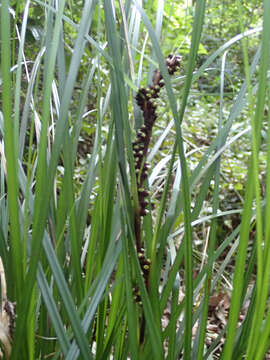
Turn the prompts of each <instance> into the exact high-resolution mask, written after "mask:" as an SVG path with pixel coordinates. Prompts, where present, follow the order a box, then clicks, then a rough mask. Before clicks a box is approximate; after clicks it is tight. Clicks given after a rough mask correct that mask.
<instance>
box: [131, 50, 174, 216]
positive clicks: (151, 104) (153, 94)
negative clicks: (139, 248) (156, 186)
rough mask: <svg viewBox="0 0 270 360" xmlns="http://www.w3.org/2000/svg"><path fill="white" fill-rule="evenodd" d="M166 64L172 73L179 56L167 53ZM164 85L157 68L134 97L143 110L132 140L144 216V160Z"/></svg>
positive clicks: (145, 165) (146, 204)
mask: <svg viewBox="0 0 270 360" xmlns="http://www.w3.org/2000/svg"><path fill="white" fill-rule="evenodd" d="M166 66H167V69H168V72H169V74H170V75H173V74H174V73H175V71H176V70H177V69H178V68H179V66H180V57H179V56H176V55H169V56H168V57H167V59H166ZM163 86H164V80H163V77H162V74H161V72H160V71H159V70H157V69H156V70H155V72H154V76H153V80H152V85H151V86H149V87H148V88H141V89H139V91H138V93H137V95H136V97H135V99H136V101H137V105H138V106H139V107H140V109H141V110H142V112H143V118H144V124H143V125H142V127H141V128H140V129H139V130H138V132H137V135H136V140H135V141H134V142H133V155H134V161H135V172H136V180H137V189H138V199H139V214H140V216H145V215H146V214H147V212H148V210H147V206H148V200H147V197H148V195H149V194H148V191H146V190H144V181H145V180H146V179H147V176H148V173H147V171H148V169H149V164H148V163H147V162H145V158H146V156H147V152H148V148H149V143H150V140H151V136H152V128H153V125H154V122H155V120H156V119H157V111H156V110H157V106H158V101H159V93H160V89H161V88H162V87H163Z"/></svg>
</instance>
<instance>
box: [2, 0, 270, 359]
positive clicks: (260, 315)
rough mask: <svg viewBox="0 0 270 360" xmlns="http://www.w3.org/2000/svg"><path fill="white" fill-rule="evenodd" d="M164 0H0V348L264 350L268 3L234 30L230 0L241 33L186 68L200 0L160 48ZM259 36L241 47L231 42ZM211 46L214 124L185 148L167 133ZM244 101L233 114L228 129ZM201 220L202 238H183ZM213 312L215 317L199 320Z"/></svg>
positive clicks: (14, 354) (53, 354)
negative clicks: (239, 165)
mask: <svg viewBox="0 0 270 360" xmlns="http://www.w3.org/2000/svg"><path fill="white" fill-rule="evenodd" d="M162 4H163V2H157V3H156V13H155V12H151V13H150V12H149V9H147V7H145V8H144V9H143V8H142V7H141V6H140V5H139V3H138V2H136V1H134V2H129V1H127V2H126V3H123V2H122V1H119V3H118V2H117V3H116V2H111V1H104V2H101V1H90V0H86V1H84V3H83V5H81V4H75V3H73V2H72V1H66V0H60V1H49V2H43V1H39V0H26V1H25V2H24V6H23V7H22V3H21V2H20V1H13V2H10V1H8V0H3V1H2V2H1V7H0V11H1V75H0V80H1V90H0V92H1V102H0V132H1V143H0V153H1V162H0V166H1V168H0V174H1V180H0V212H1V213H0V256H1V259H2V261H1V259H0V275H1V276H0V277H1V316H0V341H1V349H2V350H1V356H2V357H5V358H6V359H9V358H10V359H27V360H29V359H33V360H34V359H43V358H52V359H61V358H63V359H69V360H74V359H79V358H80V359H92V358H93V359H110V358H114V359H146V358H153V359H170V360H171V359H180V358H181V359H185V360H190V359H214V358H221V359H241V358H243V357H245V358H247V359H256V360H257V359H258V360H259V359H263V358H264V356H265V354H266V353H267V351H268V349H269V334H270V326H269V324H270V322H269V319H270V317H269V306H268V303H269V297H268V293H269V269H270V255H269V239H270V238H269V231H270V227H269V221H267V220H268V218H269V209H270V207H269V204H270V200H268V198H269V188H270V170H269V162H270V160H269V159H270V150H269V149H270V147H269V144H270V135H269V134H270V133H269V129H270V127H269V115H268V113H267V112H268V105H269V104H268V102H269V87H268V71H269V40H270V39H269V37H270V29H269V26H270V25H269V21H268V18H269V15H270V5H269V2H268V1H264V2H263V26H262V27H258V28H254V29H251V30H247V29H245V28H244V19H243V14H242V10H243V8H242V6H243V4H242V3H240V1H237V10H238V11H239V19H240V25H241V28H240V29H239V31H240V33H239V35H235V36H234V37H232V38H231V39H230V40H229V41H228V42H224V44H223V45H222V46H221V47H219V48H218V49H217V50H216V51H215V52H213V53H212V54H209V55H208V56H207V57H206V58H205V61H204V62H203V64H202V65H201V66H200V67H198V66H197V62H196V59H197V55H198V52H199V50H200V43H201V41H203V35H204V32H203V31H204V28H203V24H204V20H205V19H204V15H205V7H206V6H209V7H210V6H211V5H210V4H207V2H205V1H204V0H203V1H196V3H195V4H194V6H193V5H190V6H188V7H187V8H186V11H189V17H188V19H189V20H190V19H191V17H190V14H192V19H193V20H192V33H191V34H186V36H187V37H189V38H190V45H189V49H188V53H186V54H181V44H177V46H179V48H178V49H177V51H176V50H175V49H172V50H171V51H170V53H164V51H163V50H164V49H163V45H162V44H163V41H165V40H164V38H165V37H164V34H163V33H162V31H163V27H164V23H165V20H164V18H165V17H164V15H165V10H164V8H163V5H162ZM171 6H172V8H171V9H172V10H173V9H174V7H178V6H180V5H179V4H176V2H172V4H171ZM35 12H37V13H38V14H39V15H38V16H39V20H40V22H39V23H38V24H37V23H36V24H35V23H34V24H33V22H34V21H33V14H35ZM153 19H155V20H154V21H155V29H154V27H153V24H152V23H153ZM150 20H151V21H150ZM31 34H32V37H31V36H30V35H31ZM258 34H259V39H258V42H259V43H260V45H259V46H258V49H257V52H256V53H255V55H252V58H249V56H250V54H249V48H248V43H247V41H248V39H249V38H252V37H256V36H258ZM29 36H30V37H29ZM161 39H162V41H161ZM233 45H234V46H239V47H241V46H242V54H243V62H244V66H243V69H244V73H245V78H244V79H243V81H242V84H241V86H240V87H239V88H238V92H237V93H235V94H233V99H232V100H230V101H231V103H230V107H229V109H230V110H229V112H228V114H227V113H225V112H223V106H224V102H225V101H226V96H225V90H224V86H225V85H224V84H225V73H226V61H227V59H228V57H229V56H230V50H231V48H232V46H233ZM150 46H151V51H150V50H149V48H150ZM33 48H34V49H35V51H33ZM185 48H186V47H185ZM178 52H179V54H178ZM217 59H220V60H221V61H220V66H221V67H220V77H219V82H220V83H219V89H220V90H219V102H218V106H219V108H218V109H217V111H216V113H217V121H216V132H215V134H216V135H215V137H214V138H212V139H210V140H209V142H208V143H207V145H206V146H205V147H203V148H199V147H197V148H195V150H194V149H193V150H190V149H189V145H190V143H188V142H187V141H186V140H185V138H184V136H183V131H182V126H183V124H185V125H186V127H185V132H187V131H189V130H188V124H189V121H188V120H189V119H188V116H192V104H191V103H189V99H190V94H191V91H192V89H194V88H195V87H196V83H197V81H198V79H200V77H202V76H203V75H204V73H205V72H207V71H209V68H210V69H211V65H212V64H214V63H215V61H216V60H217ZM215 64H216V63H215ZM147 78H148V79H149V81H148V80H147ZM194 94H195V92H194V93H193V94H192V96H193V97H194V96H195V95H194ZM187 110H188V111H187ZM243 113H244V114H245V117H244V119H245V121H246V122H247V125H246V127H245V129H244V130H241V131H240V132H238V133H237V134H236V135H235V134H234V135H233V136H232V135H231V133H230V130H231V129H232V128H233V127H234V125H235V124H237V121H239V117H240V115H241V114H243ZM162 114H163V115H162ZM168 118H169V119H170V121H169V122H167V121H166V119H168ZM200 121H201V122H207V118H202V119H200ZM263 121H264V124H266V127H267V128H266V133H265V134H266V135H264V136H261V130H262V122H263ZM83 136H87V137H88V138H87V142H88V144H90V145H89V147H88V152H87V153H84V155H83V156H84V159H82V155H80V154H79V151H78V147H79V145H80V143H82V142H83V141H84V139H83ZM243 136H249V138H250V144H248V145H247V146H249V150H250V154H251V155H250V158H249V163H248V171H247V174H246V176H245V181H246V183H245V184H243V187H244V189H245V194H244V200H243V206H242V208H239V207H238V208H237V209H234V208H232V209H231V210H228V211H224V212H221V211H220V191H221V186H222V183H223V182H222V181H224V179H223V178H222V177H221V175H222V161H221V159H222V156H223V154H225V152H226V150H227V149H230V148H231V146H232V145H234V146H235V145H237V141H238V139H239V138H241V137H243ZM192 146H195V145H194V144H193V145H192ZM164 149H165V150H164ZM194 152H196V153H197V152H198V153H199V156H198V157H197V163H196V164H195V165H194V160H193V161H192V162H191V161H190V157H191V156H192V154H194ZM262 153H263V155H264V160H265V161H264V164H265V168H264V172H265V174H264V177H263V178H265V184H260V181H259V179H260V178H261V177H260V175H261V174H260V169H261V163H260V159H261V155H262ZM79 169H81V173H80V175H79V176H78V172H80V170H79ZM157 189H158V191H157ZM262 193H263V196H262ZM223 194H224V192H223ZM206 203H207V207H208V215H207V216H206V215H205V208H204V206H205V204H206ZM209 209H211V213H210V215H209ZM235 214H237V216H238V218H239V219H240V220H239V223H238V224H237V226H234V227H232V228H231V229H230V230H231V231H227V234H226V237H225V238H224V239H223V241H220V239H218V235H217V234H218V227H219V226H220V223H221V222H223V221H224V222H225V221H226V219H228V218H230V217H232V216H235ZM202 227H203V228H204V229H207V230H206V232H205V233H207V239H200V241H198V237H199V231H198V229H199V228H200V229H201V228H202ZM198 243H199V245H198ZM202 249H203V251H202ZM228 268H230V269H231V268H233V274H228V272H227V270H228ZM224 280H226V282H225V281H224ZM225 303H226V306H225V305H224V304H225ZM222 304H223V305H224V306H223V305H222ZM222 306H223V310H220V309H221V307H222ZM215 311H221V312H222V319H223V322H222V323H221V324H220V322H219V320H216V322H217V324H216V327H215V330H214V334H213V330H212V329H213V327H211V326H212V325H213V324H212V323H211V321H213V317H212V318H211V316H213V314H214V313H215ZM220 318H221V316H220V317H219V319H220ZM210 323H211V324H210ZM210 325H211V326H210Z"/></svg>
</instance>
